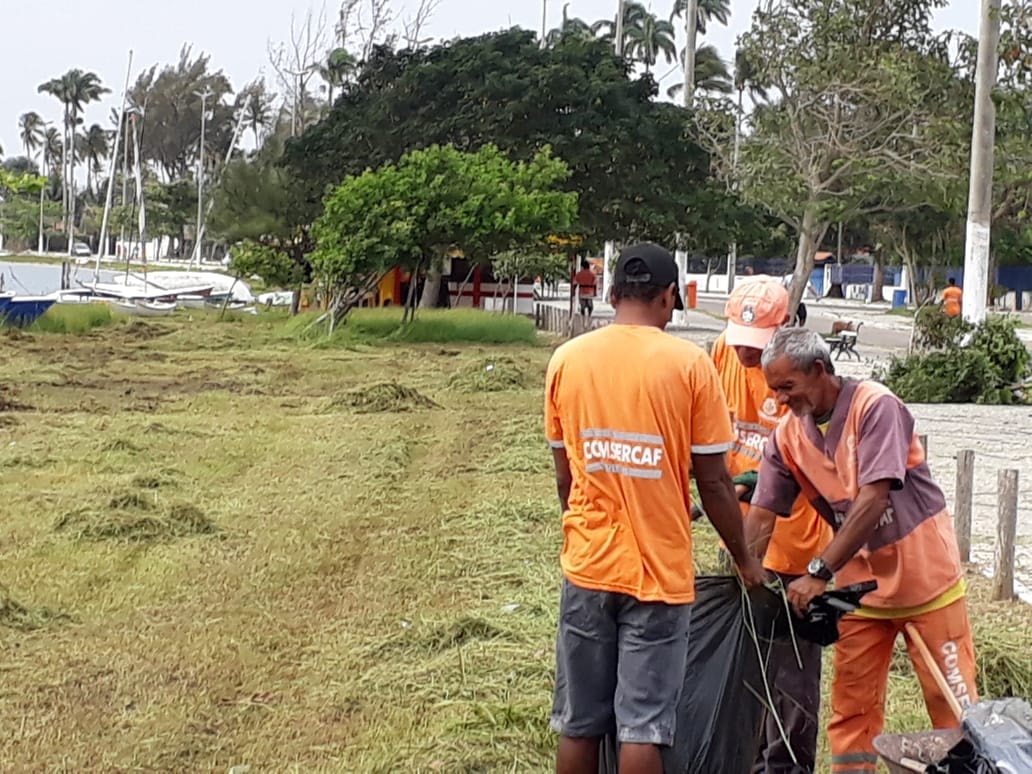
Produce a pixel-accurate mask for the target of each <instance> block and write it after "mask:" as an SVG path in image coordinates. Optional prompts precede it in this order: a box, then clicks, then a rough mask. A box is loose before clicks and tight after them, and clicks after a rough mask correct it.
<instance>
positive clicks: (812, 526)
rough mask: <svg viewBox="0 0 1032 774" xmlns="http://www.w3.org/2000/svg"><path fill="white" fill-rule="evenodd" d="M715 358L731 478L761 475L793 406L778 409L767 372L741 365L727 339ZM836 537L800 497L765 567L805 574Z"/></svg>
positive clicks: (777, 529)
mask: <svg viewBox="0 0 1032 774" xmlns="http://www.w3.org/2000/svg"><path fill="white" fill-rule="evenodd" d="M712 357H713V362H714V364H715V365H716V367H717V373H719V374H720V382H721V384H722V386H723V388H724V394H725V395H726V396H727V405H728V409H729V410H730V412H731V423H732V425H733V426H734V430H735V433H736V436H737V437H736V439H735V444H734V447H733V448H732V449H731V452H730V453H729V454H728V455H727V462H728V469H729V470H730V471H731V475H732V476H737V475H739V474H741V473H746V472H748V471H751V470H759V469H760V463H761V462H762V460H763V450H764V448H765V447H766V445H767V439H768V438H770V435H771V433H772V432H773V431H774V428H775V427H777V424H778V421H779V420H780V419H781V417H782V416H784V415H785V413H786V412H787V411H788V407H787V406H781V405H779V404H778V401H777V399H776V397H775V395H774V392H773V390H771V389H770V388H769V387H768V386H767V380H766V378H765V377H764V376H763V369H762V368H760V367H756V368H746V367H745V366H743V365H742V362H741V361H740V360H739V359H738V355H737V354H735V351H734V349H733V348H732V347H729V346H727V344H726V343H725V341H724V334H720V337H719V338H718V339H717V340H716V342H715V343H714V345H713V352H712ZM748 510H749V504H748V503H742V512H743V513H747V512H748ZM831 538H832V531H831V527H830V526H829V525H828V523H827V522H826V521H824V520H823V519H822V518H821V517H820V515H819V514H818V513H817V511H815V510H814V509H813V507H812V506H811V505H810V504H809V503H808V502H807V501H806V498H805V497H799V498H798V499H797V500H796V501H795V504H794V505H793V507H792V515H791V516H790V517H789V518H784V519H778V521H777V523H776V524H775V526H774V534H773V535H772V536H771V539H770V546H769V547H768V549H767V556H766V558H765V559H764V563H763V564H764V567H766V568H767V569H768V570H773V571H774V572H780V573H784V574H786V575H805V574H806V570H807V565H808V564H809V563H810V560H811V559H813V558H814V557H815V556H820V553H821V551H823V550H824V549H825V548H826V547H827V545H828V543H830V542H831Z"/></svg>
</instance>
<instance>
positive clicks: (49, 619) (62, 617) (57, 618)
mask: <svg viewBox="0 0 1032 774" xmlns="http://www.w3.org/2000/svg"><path fill="white" fill-rule="evenodd" d="M71 620H72V617H71V616H69V615H67V614H66V613H58V612H55V611H53V610H50V609H49V608H46V607H36V608H33V607H27V606H25V605H24V604H22V603H21V602H18V601H17V600H14V599H12V598H11V593H10V591H8V590H7V589H6V588H5V587H4V586H2V585H0V627H6V628H8V629H13V630H15V631H19V632H34V631H38V630H39V629H46V628H48V627H50V626H55V625H57V624H62V623H67V622H69V621H71Z"/></svg>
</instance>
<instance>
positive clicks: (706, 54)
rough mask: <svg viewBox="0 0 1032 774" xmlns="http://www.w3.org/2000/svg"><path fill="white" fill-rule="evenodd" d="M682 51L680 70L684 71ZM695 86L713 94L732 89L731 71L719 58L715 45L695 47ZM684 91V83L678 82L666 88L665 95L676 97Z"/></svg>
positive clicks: (728, 91) (727, 92) (729, 91)
mask: <svg viewBox="0 0 1032 774" xmlns="http://www.w3.org/2000/svg"><path fill="white" fill-rule="evenodd" d="M684 53H685V52H684V51H683V50H682V51H681V56H680V60H681V70H682V72H683V71H684ZM695 88H696V89H697V90H698V91H706V92H710V93H713V94H730V93H731V92H732V91H734V86H733V85H732V81H731V73H730V72H729V71H728V69H727V65H726V64H725V63H724V60H723V59H721V58H720V54H719V53H718V52H717V49H716V47H715V46H700V47H699V48H697V49H695ZM682 91H684V84H683V83H678V84H675V85H674V86H671V87H670V88H669V89H667V95H668V96H669V97H671V98H673V97H676V96H677V95H678V94H680V93H681V92H682Z"/></svg>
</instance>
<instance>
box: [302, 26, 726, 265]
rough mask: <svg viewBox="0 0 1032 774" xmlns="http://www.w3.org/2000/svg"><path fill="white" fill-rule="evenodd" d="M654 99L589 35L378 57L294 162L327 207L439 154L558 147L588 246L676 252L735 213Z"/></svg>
mask: <svg viewBox="0 0 1032 774" xmlns="http://www.w3.org/2000/svg"><path fill="white" fill-rule="evenodd" d="M656 92H657V88H656V84H655V82H654V81H653V79H652V78H651V77H648V76H642V77H640V78H634V77H632V76H631V74H630V65H629V63H628V62H626V61H624V60H621V59H620V58H618V57H616V56H615V55H614V54H613V52H612V50H611V47H610V46H609V45H607V44H606V43H605V42H602V41H598V40H590V39H589V40H586V39H584V38H582V37H580V36H578V35H566V36H562V37H561V38H560V39H559V40H558V41H557V42H556V44H555V45H554V46H552V47H551V48H546V49H542V48H541V47H540V42H539V41H538V40H537V39H536V38H535V36H534V34H533V33H530V32H527V31H525V30H510V31H508V32H503V33H498V34H491V35H485V36H482V37H478V38H469V39H462V40H457V41H454V42H452V43H449V44H447V45H442V46H438V47H436V48H433V49H429V50H425V51H415V52H413V51H401V52H394V51H391V50H389V49H387V48H377V49H374V51H373V53H372V56H371V58H370V59H369V61H367V62H366V63H365V64H364V66H363V67H362V68H361V70H360V71H359V72H358V73H357V75H356V77H355V78H353V79H352V80H350V81H349V82H347V83H345V84H344V85H343V87H342V89H341V93H340V95H339V97H338V98H337V102H336V104H335V106H334V109H333V110H332V112H331V113H330V114H329V115H328V116H327V117H326V118H325V119H324V120H323V121H322V122H321V123H319V124H318V125H317V126H315V127H313V128H311V129H309V130H308V131H307V132H306V133H305V135H304V136H303V137H301V138H299V139H298V140H296V141H294V142H292V143H290V144H289V145H288V148H287V153H286V160H287V162H288V163H289V165H290V167H291V169H292V170H293V171H294V172H295V174H296V176H297V177H298V179H300V180H304V181H307V182H308V184H309V185H310V194H309V198H310V200H311V201H312V202H313V203H317V202H318V201H319V200H321V198H322V196H323V193H324V192H325V190H326V189H327V187H328V186H332V185H335V184H337V183H339V182H341V181H342V180H343V179H344V178H345V177H346V176H348V175H359V174H361V173H362V172H363V171H365V170H366V169H376V168H378V167H380V166H382V165H383V164H387V163H392V162H397V161H398V160H399V159H400V158H401V157H402V155H404V154H405V153H407V152H409V151H411V150H417V149H420V148H426V147H429V146H431V145H434V144H437V145H454V146H455V147H457V148H459V149H461V150H464V151H476V150H477V149H479V148H481V147H483V146H484V145H486V144H488V143H491V144H495V145H497V146H498V147H499V148H501V149H502V150H503V151H505V152H506V153H508V154H509V155H510V156H511V157H512V158H514V159H520V160H528V159H531V158H533V157H534V154H535V153H537V151H538V150H540V149H541V148H544V147H546V146H550V147H551V148H552V149H553V152H554V153H555V155H556V156H557V157H558V158H561V159H563V161H565V162H566V163H567V165H568V166H569V168H570V178H569V180H568V181H567V183H566V188H567V190H569V191H576V192H577V193H578V195H579V200H580V218H579V222H578V224H577V225H576V229H577V230H578V231H580V232H581V234H582V235H583V236H584V237H585V238H586V239H587V243H588V246H589V247H597V246H598V245H600V243H601V242H602V241H604V240H607V239H616V240H626V239H639V238H648V239H655V240H657V241H665V242H670V241H671V240H672V239H673V235H674V234H675V233H677V232H679V231H687V230H689V229H687V228H686V227H685V226H686V224H685V221H686V220H693V219H694V220H698V221H705V222H706V223H707V224H712V223H714V221H719V220H720V218H722V217H723V213H721V212H715V211H709V210H706V207H707V206H708V204H707V202H708V200H709V199H710V193H709V191H708V189H709V188H710V187H711V185H710V182H709V180H708V172H709V160H708V158H707V155H706V154H705V153H704V152H703V150H702V149H701V148H700V146H699V144H698V143H697V141H696V139H695V136H694V135H693V133H692V132H691V131H689V130H690V122H689V114H688V113H687V112H686V111H684V110H683V109H681V108H678V107H675V106H673V105H670V104H665V103H658V102H656V101H655V99H654V98H655V96H656ZM720 187H721V188H723V186H720Z"/></svg>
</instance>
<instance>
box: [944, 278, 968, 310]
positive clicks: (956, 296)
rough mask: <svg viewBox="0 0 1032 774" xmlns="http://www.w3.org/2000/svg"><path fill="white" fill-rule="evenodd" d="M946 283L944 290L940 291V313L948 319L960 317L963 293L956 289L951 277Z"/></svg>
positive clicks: (955, 283)
mask: <svg viewBox="0 0 1032 774" xmlns="http://www.w3.org/2000/svg"><path fill="white" fill-rule="evenodd" d="M946 282H947V285H946V289H945V290H944V291H942V311H944V312H945V313H946V314H947V315H948V316H950V317H960V310H961V303H962V302H963V300H964V291H963V290H961V289H960V288H958V287H957V281H956V280H955V279H953V277H950V278H949V279H948V280H946Z"/></svg>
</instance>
